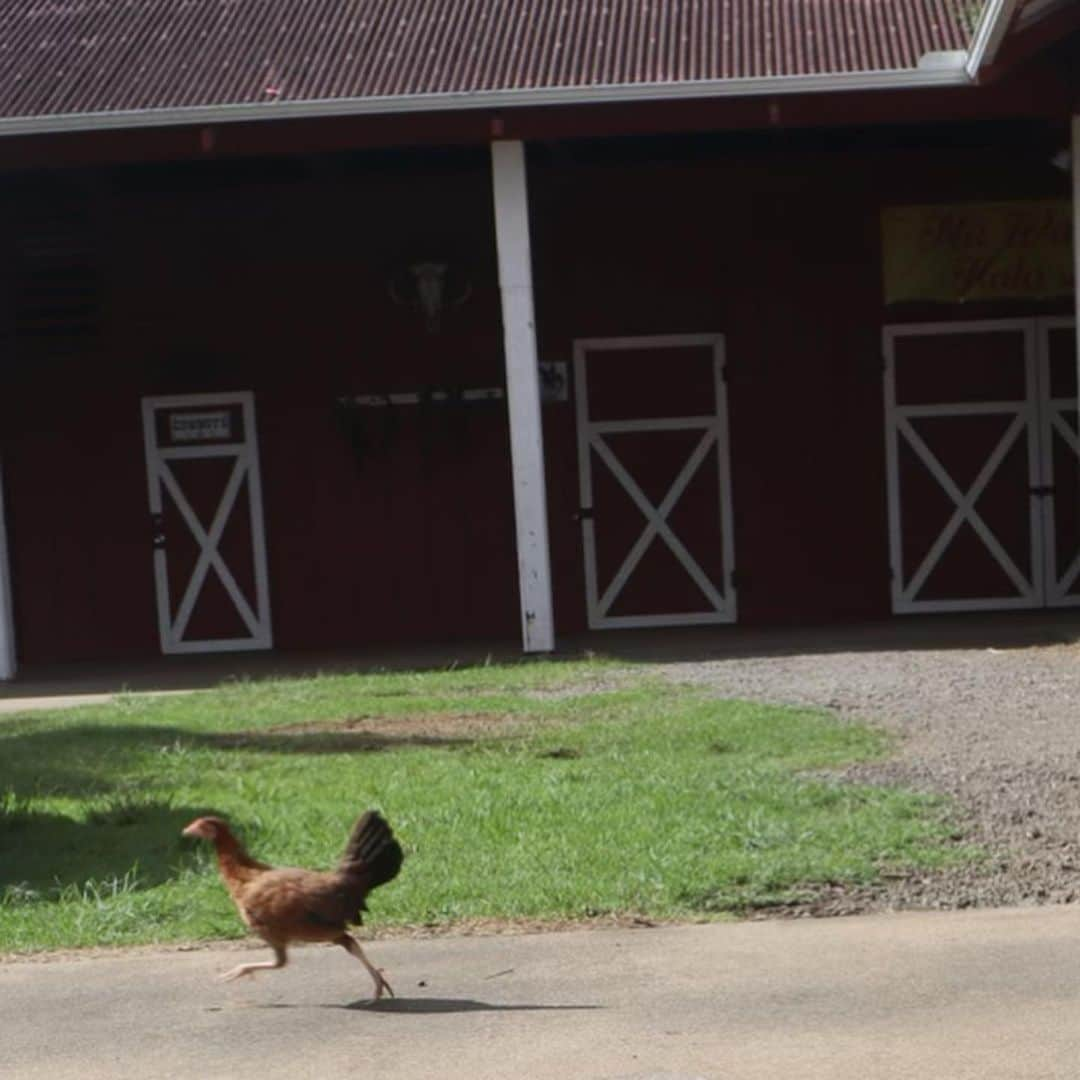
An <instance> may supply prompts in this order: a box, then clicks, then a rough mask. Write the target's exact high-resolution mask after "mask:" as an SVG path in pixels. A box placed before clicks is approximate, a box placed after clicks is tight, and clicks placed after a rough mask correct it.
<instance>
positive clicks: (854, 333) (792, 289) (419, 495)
mask: <svg viewBox="0 0 1080 1080" xmlns="http://www.w3.org/2000/svg"><path fill="white" fill-rule="evenodd" d="M856 134H857V133H856ZM1054 134H1055V133H1054V132H1053V131H1052V130H1050V129H1048V132H1044V131H1042V129H1039V130H1038V131H1036V132H1035V134H1034V135H1033V134H1032V133H1031V132H1030V131H1027V130H1025V131H1022V132H1020V133H1019V134H1018V135H1017V136H1016V137H1015V138H1013V137H1012V136H1008V135H1005V134H1003V135H1002V136H1000V137H991V138H989V139H988V140H987V139H986V138H983V139H982V141H983V142H987V141H988V143H989V145H986V146H981V147H980V146H979V145H976V144H977V143H978V142H979V141H980V140H979V139H975V140H974V141H973V145H971V146H967V147H966V148H965V147H964V146H962V145H954V144H953V143H952V142H951V141H950V140H949V139H943V140H942V141H941V144H940V145H937V146H933V147H922V148H920V147H918V146H904V145H902V144H903V143H904V141H905V139H906V136H904V135H903V134H902V133H901V132H899V131H898V133H897V135H896V140H895V142H896V144H897V145H895V146H893V147H892V148H882V147H881V146H880V145H879V146H876V147H875V146H869V145H864V144H862V143H860V140H859V139H858V138H857V137H855V136H854V135H850V136H849V138H848V140H847V144H846V145H839V144H836V145H831V146H830V145H827V144H826V142H825V141H823V140H821V139H817V140H815V139H812V138H809V137H808V138H806V139H804V140H803V141H802V142H799V143H793V142H791V141H790V140H787V139H785V138H783V137H781V136H780V135H770V136H767V137H764V136H763V137H757V138H755V139H750V140H741V141H739V142H732V141H730V140H727V141H725V140H723V139H715V140H697V141H696V142H694V143H693V144H688V143H664V144H648V145H646V144H642V143H633V142H626V143H621V144H615V145H608V146H605V147H597V146H595V145H592V144H579V145H575V144H564V145H563V146H562V147H557V148H555V150H552V148H550V147H545V146H539V147H536V148H534V149H533V151H532V157H531V172H530V182H531V186H532V196H533V235H534V261H535V275H536V288H537V313H538V329H539V336H540V351H541V357H542V359H547V360H567V361H569V360H570V358H571V347H572V342H573V339H574V338H578V337H605V336H625V335H635V334H674V333H697V332H706V331H714V332H717V331H718V332H722V333H724V334H725V335H726V344H727V357H728V387H727V389H728V395H729V411H730V428H731V433H730V434H731V453H732V470H733V477H732V480H733V488H734V505H735V552H736V565H737V568H738V574H739V613H740V621H741V622H748V623H754V622H777V621H788V620H810V619H814V620H819V619H822V618H860V617H867V616H877V615H884V614H886V613H887V612H888V590H889V579H888V558H887V540H886V508H885V495H884V491H885V486H884V475H885V470H884V444H883V435H882V387H881V376H882V359H881V346H880V335H881V326H882V324H883V323H884V322H888V321H898V320H900V319H923V318H928V317H932V318H947V317H953V316H969V315H970V316H972V317H974V316H979V315H985V314H1003V313H1004V314H1008V313H1010V312H1009V311H1008V310H1007V309H1002V308H1000V307H999V308H995V309H992V310H991V309H980V310H978V311H974V310H973V311H970V312H969V311H966V310H965V311H963V312H957V311H942V310H940V309H939V310H934V311H928V310H926V309H921V310H915V309H911V310H907V311H886V310H885V309H884V308H883V306H882V298H881V284H880V261H881V260H880V251H879V238H878V220H879V212H880V208H881V206H883V205H888V204H891V203H897V202H912V201H934V202H947V201H952V200H975V199H983V198H1000V197H1021V196H1022V197H1037V196H1040V195H1044V194H1063V193H1064V191H1065V178H1064V177H1063V176H1062V175H1061V174H1059V173H1056V172H1055V171H1054V170H1053V169H1051V168H1050V166H1049V165H1048V163H1047V162H1048V157H1049V154H1048V153H1047V150H1048V149H1050V150H1052V149H1054V147H1053V146H1052V145H1051V143H1052V138H1053V136H1054ZM833 142H834V143H836V142H837V140H835V139H834V140H833ZM879 142H880V140H879ZM995 142H996V143H997V145H994V143H995ZM67 180H68V182H71V183H74V184H75V185H76V186H77V187H78V191H79V193H80V195H79V197H80V198H82V199H84V200H85V202H86V203H87V205H89V206H90V207H91V212H90V219H91V223H90V225H89V226H87V230H88V235H90V236H91V237H92V239H93V242H94V246H95V251H96V252H97V253H98V255H97V262H96V264H95V265H96V271H95V272H96V273H97V275H98V286H97V288H98V294H99V296H100V305H99V307H100V312H99V314H100V319H99V323H100V325H99V327H98V330H97V333H96V335H91V336H88V337H87V339H86V340H84V341H82V342H81V344H80V345H78V346H77V347H74V348H73V350H68V352H67V353H66V354H65V356H64V357H62V358H60V359H57V358H55V357H53V356H51V354H50V350H49V347H48V345H47V344H42V343H41V342H40V341H38V342H29V343H28V342H26V341H21V342H20V341H18V340H17V341H16V342H15V347H14V349H13V350H12V360H11V362H9V363H8V364H7V365H6V368H5V374H4V379H5V387H4V394H3V402H2V406H0V408H2V410H3V414H2V422H3V432H4V435H3V442H2V445H0V453H2V456H3V461H4V465H5V479H6V483H7V496H8V513H9V523H10V528H11V532H12V547H13V555H12V560H13V573H14V579H15V587H16V609H17V612H16V614H17V624H18V635H19V649H20V658H21V660H22V662H23V663H33V662H40V661H46V660H71V659H78V658H84V657H102V658H104V657H110V656H111V657H123V656H137V655H154V654H155V653H156V652H157V651H158V643H157V636H156V617H155V613H154V599H153V581H152V573H151V548H150V542H149V540H150V527H149V521H148V514H147V503H146V498H147V496H146V478H145V463H144V460H143V449H142V435H141V429H140V414H139V400H140V398H141V397H142V396H144V395H150V394H162V393H183V392H206V391H212V390H229V391H231V390H247V389H250V390H253V391H254V392H255V395H256V407H257V412H258V427H259V440H260V448H261V462H262V477H263V493H264V501H265V509H266V513H265V517H266V533H267V548H268V556H269V570H270V582H271V603H272V609H273V625H274V635H275V643H276V644H277V645H279V646H281V647H286V648H291V647H318V646H338V645H351V644H358V645H362V644H364V643H373V642H376V641H388V640H390V641H416V640H423V639H447V638H451V637H455V636H471V637H483V636H502V637H507V638H512V637H514V636H515V635H516V633H517V630H518V621H519V617H518V611H517V585H516V555H515V551H514V544H513V512H512V500H511V488H510V465H509V448H508V437H507V431H506V419H505V410H504V409H503V408H502V407H500V406H480V407H473V408H460V409H443V410H438V409H434V408H432V409H418V408H406V407H402V408H400V409H396V410H394V411H393V413H389V412H386V411H383V410H371V411H370V412H369V413H365V414H364V415H365V420H366V422H367V424H366V432H365V433H366V436H367V439H368V442H369V446H368V449H367V452H366V453H364V454H363V455H361V456H360V458H359V460H358V458H357V455H356V454H355V453H354V451H353V448H352V447H351V446H350V443H349V441H348V439H347V438H346V437H345V434H344V433H343V431H342V428H341V426H340V418H339V416H338V414H337V412H336V410H335V402H336V400H337V399H338V398H339V397H340V396H342V395H348V394H365V393H367V394H370V393H385V392H389V391H402V390H414V389H420V388H425V387H427V388H431V387H436V388H437V387H447V386H495V385H501V384H502V383H503V381H504V378H503V374H502V347H501V324H500V317H499V306H498V290H497V279H496V269H495V251H494V236H493V231H492V225H491V217H492V211H491V203H490V185H489V180H488V173H487V162H486V159H485V157H484V155H483V154H482V153H476V154H472V153H457V154H452V155H451V154H443V155H439V154H432V155H425V156H422V157H419V156H415V157H406V158H371V157H369V158H364V157H355V158H347V157H328V158H313V159H303V158H300V157H297V158H295V159H287V160H283V161H278V162H277V164H268V163H266V162H253V163H250V164H246V165H237V166H231V167H229V168H227V169H221V168H220V167H216V166H203V167H196V166H183V167H180V166H161V167H158V168H157V169H156V170H154V171H147V170H130V169H129V170H120V169H118V170H116V171H113V172H108V173H94V174H78V175H74V174H73V175H72V176H71V177H69V178H67ZM19 198H32V196H31V195H28V194H26V192H25V191H24V192H23V193H22V194H20V195H19ZM8 202H9V203H11V202H12V200H10V199H9V200H8ZM15 205H17V201H16V204H15ZM9 212H10V213H11V214H12V215H14V217H13V218H12V220H11V222H10V224H11V225H12V229H11V232H12V235H14V236H15V237H16V239H15V240H14V241H10V242H9V243H10V245H11V246H10V248H9V251H8V257H7V259H6V260H5V262H6V266H7V267H8V268H9V269H10V268H11V267H12V266H14V267H15V270H14V272H13V274H12V276H13V277H15V278H18V277H19V275H20V273H23V270H21V269H20V267H22V266H23V262H24V261H25V251H24V250H23V249H22V248H20V247H19V243H20V241H19V240H18V237H19V236H20V235H21V234H20V233H19V227H18V223H17V221H16V220H15V218H17V217H18V215H17V212H16V211H15V210H12V211H9ZM430 258H434V259H447V260H448V261H449V262H450V263H451V264H452V265H453V266H456V267H463V268H464V269H465V271H466V272H467V275H468V278H469V280H470V282H471V288H472V292H471V295H470V297H469V299H468V300H467V302H465V303H464V304H463V305H462V306H461V307H459V308H456V309H454V310H452V311H450V312H448V313H447V316H446V318H445V322H444V326H443V328H442V331H441V332H440V333H439V334H438V335H429V334H427V333H426V332H425V330H424V329H423V327H422V325H421V323H420V321H419V319H418V318H417V316H416V315H415V313H412V312H409V311H407V310H406V309H404V308H403V307H401V306H400V305H398V304H396V303H395V302H394V301H393V300H392V299H391V297H390V295H389V292H388V289H387V283H388V280H389V278H390V276H391V275H392V273H393V272H394V271H395V270H396V269H397V268H399V267H400V266H401V264H402V262H403V261H408V260H417V259H430ZM10 295H11V294H10V293H9V296H10ZM1030 310H1031V309H1030V308H1025V311H1030ZM657 377H658V378H662V373H661V372H658V373H657ZM544 416H545V439H546V447H547V464H548V486H549V512H550V522H551V537H552V557H553V569H554V578H555V588H556V616H557V621H558V629H559V632H560V633H568V632H572V631H575V630H578V629H581V628H582V627H584V625H585V602H584V585H583V572H582V554H581V543H580V525H579V523H578V522H577V520H576V519H575V512H576V510H577V508H578V471H577V449H576V438H575V431H574V414H573V404H572V402H570V403H565V404H552V405H548V406H545V409H544Z"/></svg>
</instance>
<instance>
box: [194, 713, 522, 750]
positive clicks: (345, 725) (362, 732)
mask: <svg viewBox="0 0 1080 1080" xmlns="http://www.w3.org/2000/svg"><path fill="white" fill-rule="evenodd" d="M537 724H538V721H537V720H536V718H535V717H531V716H530V717H522V716H517V715H514V714H513V713H479V712H478V713H449V712H430V713H407V714H403V715H399V716H363V717H352V718H348V719H345V720H325V721H323V720H313V721H305V722H303V723H297V724H282V725H281V726H280V727H272V728H263V729H262V730H249V731H237V732H232V733H229V734H227V735H219V736H216V737H215V740H214V741H215V742H217V743H218V744H220V745H221V746H225V747H229V748H236V749H253V750H259V749H270V750H292V751H295V752H298V753H302V752H310V753H333V752H347V751H361V752H362V751H377V750H389V749H392V748H394V747H399V746H463V745H467V744H472V743H475V742H477V741H480V740H490V739H505V738H509V737H511V736H514V735H520V734H522V733H524V732H525V731H527V730H530V729H533V728H535V727H536V726H537Z"/></svg>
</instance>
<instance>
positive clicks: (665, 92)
mask: <svg viewBox="0 0 1080 1080" xmlns="http://www.w3.org/2000/svg"><path fill="white" fill-rule="evenodd" d="M1006 2H1008V0H1006ZM1013 2H1015V0H1013ZM929 55H930V56H931V57H933V58H934V62H933V63H931V64H928V65H927V66H922V64H921V62H920V66H919V67H916V68H910V69H909V68H898V69H894V70H889V71H853V72H843V73H840V74H830V75H781V76H772V77H756V78H744V79H710V80H702V81H697V82H672V83H637V84H620V85H611V86H582V87H544V88H540V89H527V90H484V91H477V92H472V93H450V94H413V95H390V96H385V97H369V98H334V99H326V100H320V101H280V100H279V101H274V102H259V103H257V104H245V105H205V106H184V107H180V108H173V109H140V110H127V111H119V110H118V111H116V112H98V113H77V114H58V115H49V116H25V117H13V118H10V119H6V120H0V137H2V136H5V135H45V134H57V133H70V132H78V131H87V132H89V131H110V130H120V129H126V128H151V127H176V126H179V125H204V124H229V123H241V122H253V121H261V120H301V119H305V120H306V119H317V118H320V117H335V116H378V115H387V114H393V113H419V112H450V111H455V110H471V109H492V110H496V109H519V108H526V107H529V106H533V107H537V106H553V105H605V104H616V103H622V102H644V101H686V100H691V99H704V100H708V99H714V98H729V97H763V96H776V95H782V94H827V93H844V92H851V91H868V90H911V89H920V88H933V87H943V86H946V87H947V86H968V85H970V84H971V78H970V77H969V76H968V74H967V71H966V70H965V67H964V61H965V59H966V57H967V55H968V54H965V53H963V52H956V53H934V54H929Z"/></svg>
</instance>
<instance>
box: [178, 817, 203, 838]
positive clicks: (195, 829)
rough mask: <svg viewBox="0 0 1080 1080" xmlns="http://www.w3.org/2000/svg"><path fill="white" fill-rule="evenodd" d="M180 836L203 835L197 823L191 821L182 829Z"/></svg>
mask: <svg viewBox="0 0 1080 1080" xmlns="http://www.w3.org/2000/svg"><path fill="white" fill-rule="evenodd" d="M180 835H181V836H199V837H201V836H202V835H203V833H202V829H201V827H200V826H199V823H198V822H197V821H193V822H192V823H191V824H190V825H188V827H187V828H186V829H183V830H182V831H181V833H180Z"/></svg>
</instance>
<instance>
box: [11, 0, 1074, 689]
mask: <svg viewBox="0 0 1080 1080" xmlns="http://www.w3.org/2000/svg"><path fill="white" fill-rule="evenodd" d="M0 35H2V36H0V40H3V42H4V47H3V49H2V50H0V215H2V219H3V228H2V230H0V329H2V351H0V379H2V382H3V393H2V395H0V410H2V420H0V467H2V515H3V516H2V521H0V523H2V526H3V527H2V529H0V674H2V675H4V676H6V677H10V676H11V675H12V674H14V672H15V670H16V665H17V661H18V662H19V663H27V664H35V663H42V662H56V661H69V660H78V659H98V660H128V659H132V660H133V659H138V658H142V657H148V656H153V655H156V654H158V653H161V652H165V653H174V652H199V651H218V650H229V649H257V648H270V647H276V648H285V649H292V648H327V647H354V646H355V647H364V646H370V645H373V644H376V643H391V642H392V643H408V642H418V641H423V640H427V641H433V640H448V639H459V638H480V637H484V638H513V637H514V636H515V635H518V634H520V635H521V638H522V641H523V645H524V648H525V649H526V650H527V651H545V650H549V649H551V648H552V647H553V645H554V643H555V641H556V637H557V635H559V634H567V633H572V632H577V631H580V630H583V629H585V628H595V629H603V628H606V627H636V626H669V625H680V624H689V623H739V624H746V625H767V624H781V623H791V622H798V621H817V622H825V621H830V620H860V619H868V618H877V617H881V616H887V615H889V614H890V613H893V614H896V615H897V616H900V615H903V614H905V613H909V612H918V611H957V610H986V609H1005V608H1020V607H1023V608H1040V607H1054V606H1062V605H1072V604H1077V603H1078V602H1080V513H1078V510H1080V506H1078V481H1080V475H1078V474H1080V470H1078V460H1080V434H1078V425H1077V404H1076V398H1077V378H1076V371H1077V358H1076V343H1075V331H1074V321H1073V320H1074V318H1075V314H1076V310H1075V309H1076V295H1077V293H1076V280H1077V274H1076V254H1075V251H1076V245H1074V243H1073V233H1074V230H1075V228H1076V221H1077V210H1076V207H1077V205H1078V197H1077V190H1078V189H1077V184H1078V177H1080V120H1078V119H1077V115H1078V114H1080V4H1077V3H1075V2H1066V0H1028V2H1027V3H1024V2H1023V0H988V2H986V3H983V2H973V3H965V4H956V3H952V2H949V0H736V2H731V0H613V2H611V3H608V4H605V5H600V4H593V3H584V2H582V3H568V2H566V0H558V2H555V0H474V2H471V3H461V2H453V3H451V2H450V0H368V2H366V3H363V4H359V5H342V4H338V3H332V2H330V0H311V2H309V3H306V4H304V5H295V4H288V3H285V2H284V0H232V2H229V3H225V2H222V0H192V2H190V3H185V4H182V5H180V4H174V3H169V2H167V0H151V2H147V3H141V4H137V5H132V4H128V3H123V2H121V0H100V2H97V3H94V4H92V5H75V4H54V5H48V6H46V7H42V6H40V5H34V4H28V3H17V4H9V5H6V7H5V10H4V11H3V13H0Z"/></svg>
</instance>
